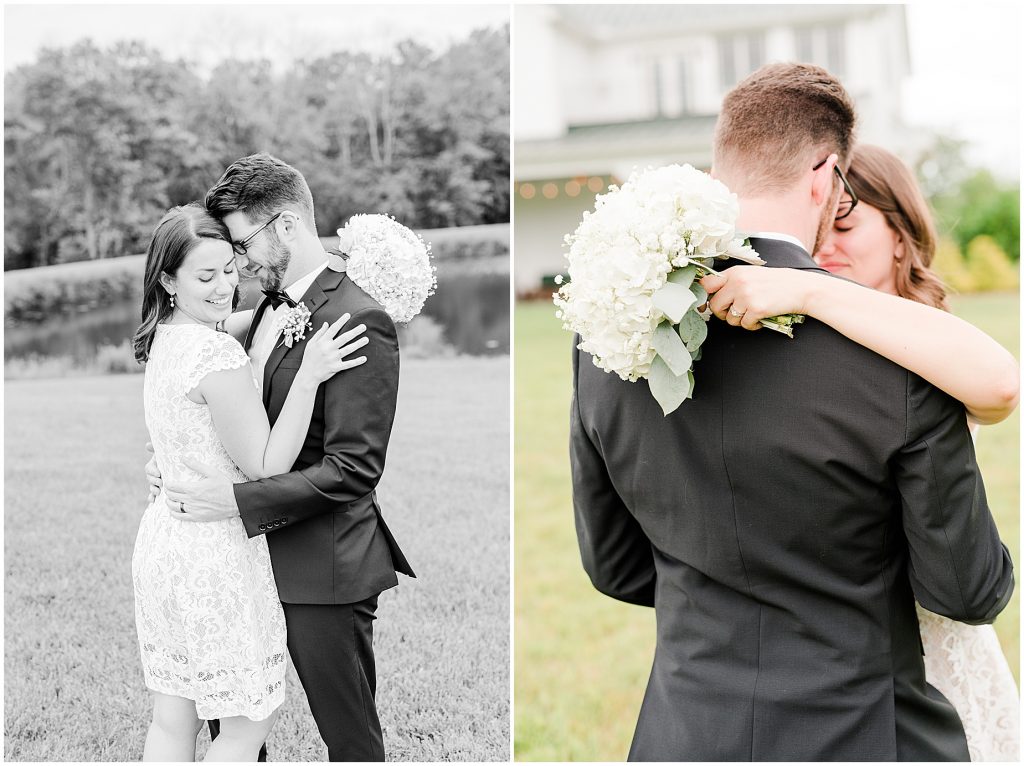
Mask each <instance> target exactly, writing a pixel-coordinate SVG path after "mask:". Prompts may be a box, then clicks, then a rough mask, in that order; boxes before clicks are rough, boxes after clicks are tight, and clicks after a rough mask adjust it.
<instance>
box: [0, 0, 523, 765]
mask: <svg viewBox="0 0 1024 766" xmlns="http://www.w3.org/2000/svg"><path fill="white" fill-rule="evenodd" d="M509 43H510V9H509V6H507V5H458V6H455V5H417V6H395V5H391V6H389V5H374V6H370V5H309V6H302V5H137V4H136V5H68V6H58V5H40V4H34V5H6V6H5V8H4V146H5V151H4V394H5V396H4V399H5V403H4V415H5V425H4V438H5V450H4V454H5V471H4V478H5V487H4V510H5V513H4V560H5V566H4V571H5V580H4V608H5V612H4V748H3V756H4V760H7V761H55V762H89V761H139V760H144V761H165V762H166V761H195V760H208V761H257V760H259V761H282V762H287V761H361V762H374V761H385V760H390V761H405V762H438V761H508V760H509V759H510V758H511V752H510V725H511V723H510V625H509V620H510V539H509V537H510V524H509V507H510V495H509V493H510V476H509V468H510V412H509V406H510V388H509V387H510V376H511V369H510V347H511V337H510V279H511V264H510V212H511V211H510V207H511V195H510V188H511V187H510V124H509V120H510V104H509V87H510V66H509Z"/></svg>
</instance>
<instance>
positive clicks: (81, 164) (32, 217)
mask: <svg viewBox="0 0 1024 766" xmlns="http://www.w3.org/2000/svg"><path fill="white" fill-rule="evenodd" d="M508 52H509V32H508V27H507V25H506V26H505V27H504V28H502V29H498V30H493V29H490V30H477V31H475V32H473V33H471V34H470V35H469V36H468V37H467V38H465V39H463V40H461V41H458V42H455V43H453V44H452V45H450V46H449V47H448V48H447V49H445V50H443V51H435V50H432V49H430V48H427V47H424V46H422V45H419V44H418V43H416V42H413V41H405V42H402V43H399V44H398V45H396V46H395V47H394V48H393V50H392V51H391V52H390V54H389V55H386V56H371V55H369V54H366V53H357V52H350V51H337V52H334V53H332V54H330V55H327V56H323V57H320V58H316V59H315V60H311V61H302V60H300V61H297V62H295V63H294V64H292V65H291V66H290V67H288V68H287V69H286V70H285V71H283V72H282V73H276V72H275V71H274V69H273V68H272V66H271V64H270V62H269V61H267V60H258V61H241V60H234V59H232V60H226V61H223V62H221V63H220V64H219V65H217V66H216V67H215V68H214V69H213V70H212V71H211V72H210V73H209V74H208V75H205V76H204V75H201V74H200V73H199V72H197V71H196V68H195V67H194V65H192V64H190V63H188V62H185V61H182V60H175V61H171V60H168V59H166V58H164V56H163V55H162V54H161V53H160V52H158V51H157V50H155V49H153V48H150V47H147V46H146V45H144V44H142V43H139V42H132V41H126V42H120V43H117V44H115V45H113V46H111V47H109V48H107V49H101V48H99V47H97V46H96V45H95V44H93V43H92V42H91V41H88V40H85V41H81V42H78V43H76V44H74V45H72V46H69V47H66V48H50V49H44V50H43V51H41V52H40V54H39V56H38V58H37V60H36V61H34V62H33V63H31V64H28V65H24V66H21V67H19V68H17V69H15V70H13V71H11V72H10V73H8V74H7V76H6V78H5V104H4V147H5V159H4V173H5V187H4V212H5V216H4V219H5V224H4V269H5V270H7V269H15V268H27V267H32V266H43V265H50V264H55V263H64V262H69V261H76V260H86V259H100V258H109V257H115V256H120V255H127V254H131V253H139V252H142V251H143V250H144V249H145V247H146V244H147V242H148V238H149V235H150V233H151V232H152V229H153V227H154V226H155V224H156V222H157V221H158V220H159V218H160V216H161V215H162V214H163V212H164V211H166V210H167V209H168V208H169V207H172V206H174V205H181V204H185V203H187V202H190V201H193V200H196V199H201V198H202V196H203V194H204V193H205V191H206V189H207V188H208V187H209V186H210V185H211V184H212V183H213V182H214V181H215V180H216V179H217V178H218V177H219V176H220V174H221V172H222V171H223V170H224V168H225V167H226V166H227V165H228V164H230V163H231V162H232V161H233V160H235V159H237V158H239V157H242V156H245V155H247V154H252V153H254V152H258V151H267V152H270V153H271V154H274V155H275V156H278V157H280V158H281V159H283V160H285V161H286V162H288V163H290V164H292V165H294V166H295V167H297V168H298V169H299V170H301V171H302V173H303V174H304V175H305V177H306V180H307V181H308V182H309V186H310V189H311V191H312V193H313V197H314V199H315V200H316V203H317V227H318V229H319V233H320V234H321V235H322V236H326V235H331V234H333V233H334V230H335V229H336V228H338V227H339V226H340V225H341V224H342V223H343V222H344V221H345V220H346V219H347V218H348V217H349V216H351V215H353V214H355V213H362V212H386V213H390V214H392V215H394V216H395V217H396V218H397V219H398V220H399V221H401V222H402V223H404V224H406V225H408V226H410V227H414V228H438V227H447V226H463V225H470V224H485V223H499V222H507V221H508V220H509V206H510V200H509V183H508V178H509V171H510V166H509V96H508V94H509V53H508Z"/></svg>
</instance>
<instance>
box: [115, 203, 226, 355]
mask: <svg viewBox="0 0 1024 766" xmlns="http://www.w3.org/2000/svg"><path fill="white" fill-rule="evenodd" d="M204 239H222V240H224V241H225V242H227V243H229V244H230V242H231V233H230V232H229V231H228V227H227V226H225V225H224V224H223V223H222V222H221V221H219V220H217V219H216V218H214V217H213V216H212V215H210V214H209V213H208V212H207V211H206V208H205V207H203V206H202V205H201V204H199V203H198V202H192V203H190V204H188V205H182V206H181V207H174V208H171V209H170V210H168V211H167V213H166V214H164V217H163V218H161V219H160V223H158V224H157V225H156V228H155V229H154V230H153V238H152V239H151V240H150V242H149V250H148V251H147V252H146V276H145V277H144V279H143V283H142V324H141V325H139V329H138V330H136V331H135V336H134V337H133V338H132V346H133V347H134V350H135V361H137V362H139V363H140V364H141V363H142V362H146V361H148V360H149V349H150V347H151V346H152V345H153V337H154V336H155V335H156V327H157V325H158V324H160V323H161V322H162V321H164V320H165V319H167V318H168V317H169V316H170V315H171V313H172V312H173V311H174V309H173V308H172V307H171V296H170V295H168V293H167V291H166V290H165V289H164V286H163V285H161V284H160V275H161V274H165V273H166V274H168V275H171V276H173V275H174V274H176V273H177V272H178V269H179V268H181V264H182V263H184V261H185V257H186V256H187V255H188V254H189V253H190V252H191V251H192V248H194V247H195V246H196V245H198V244H199V243H200V242H202V241H203V240H204ZM237 302H238V290H237V288H236V289H235V295H234V297H233V298H232V305H236V304H237Z"/></svg>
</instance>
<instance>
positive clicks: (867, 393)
mask: <svg viewBox="0 0 1024 766" xmlns="http://www.w3.org/2000/svg"><path fill="white" fill-rule="evenodd" d="M752 244H753V246H754V248H755V250H757V251H758V253H760V255H761V257H762V258H764V259H765V260H766V261H767V262H768V266H789V267H794V268H802V269H817V267H816V266H815V264H814V262H813V261H812V260H811V258H810V257H809V256H808V255H807V253H806V252H805V251H804V250H803V249H802V248H800V247H798V246H796V245H792V244H789V243H786V242H781V241H778V240H766V239H756V240H754V241H753V242H752ZM893 331H894V332H897V331H898V330H897V328H893ZM795 336H796V337H795V338H794V339H792V340H790V339H788V338H786V337H784V336H782V335H780V334H777V333H773V332H771V331H768V330H762V331H760V332H756V333H754V332H748V331H746V330H742V329H737V328H733V327H730V326H729V325H727V324H726V323H724V322H720V321H718V320H717V319H712V320H711V324H710V327H709V335H708V339H707V340H706V341H705V344H704V350H703V357H702V359H701V360H700V361H699V362H697V363H696V365H695V377H696V386H695V394H694V398H693V399H692V400H689V401H686V402H684V403H683V404H682V406H681V407H680V408H679V409H678V410H676V411H675V412H674V413H672V414H671V415H669V416H668V417H663V416H662V413H661V410H660V408H659V407H658V404H657V402H655V400H654V398H653V397H652V396H651V393H650V390H649V388H648V385H647V382H646V381H639V382H637V383H627V382H623V381H622V380H620V379H619V378H618V377H617V376H615V375H610V374H608V373H605V372H603V371H601V370H600V369H598V368H597V367H595V366H594V365H593V364H592V363H591V362H592V360H591V359H590V358H589V357H588V356H586V355H583V356H582V358H580V356H581V355H580V352H579V351H578V350H577V351H574V354H573V369H574V373H575V374H574V391H575V395H574V399H573V404H572V423H571V459H572V478H573V501H574V506H575V514H576V525H577V531H578V537H579V544H580V550H581V553H582V557H583V564H584V566H585V568H586V570H587V572H588V574H589V575H590V577H591V579H592V581H593V582H594V585H595V586H596V587H597V588H598V589H599V590H601V591H602V592H604V593H606V594H608V595H610V596H613V597H614V598H618V599H621V600H623V601H628V602H630V603H635V604H644V605H648V606H654V607H655V609H656V611H657V617H658V619H657V623H658V628H657V630H658V636H657V652H656V655H655V659H654V666H653V668H652V671H651V677H650V681H649V684H648V687H647V692H646V695H645V698H644V702H643V706H642V708H641V711H640V718H639V722H638V724H637V729H636V734H635V737H634V740H633V746H632V749H631V752H630V757H631V759H634V760H696V761H703V760H707V761H715V760H737V761H741V760H805V761H819V760H851V761H852V760H878V761H884V760H925V761H930V760H965V759H967V757H968V752H967V745H966V740H965V737H964V732H963V728H962V726H961V724H960V721H959V718H958V717H957V715H956V712H955V711H954V710H953V708H952V706H951V705H950V704H949V703H948V702H947V701H946V700H945V699H944V698H943V697H942V696H941V695H940V694H939V693H938V692H937V691H936V690H934V689H933V688H932V687H930V686H928V685H927V684H926V683H925V678H924V668H923V661H922V656H921V652H922V649H921V644H920V632H919V628H918V624H917V617H916V614H915V610H914V598H915V597H916V598H917V600H918V601H919V602H920V603H921V604H922V606H924V607H925V608H927V609H930V610H932V611H935V612H938V613H940V614H943V615H946V616H949V617H952V618H953V619H957V620H962V621H966V622H986V621H991V620H992V619H993V618H994V617H995V616H996V615H997V614H998V613H999V611H1000V610H1002V608H1003V607H1004V606H1005V605H1006V602H1007V601H1008V600H1009V598H1010V594H1011V592H1012V590H1013V574H1012V565H1011V562H1010V557H1009V554H1008V553H1007V551H1006V548H1005V547H1004V546H1003V545H1002V544H1001V542H1000V540H999V536H998V534H997V533H996V528H995V525H994V523H993V521H992V517H991V515H990V513H989V510H988V507H987V505H986V501H985V491H984V487H983V485H982V481H981V476H980V475H979V473H978V468H977V464H976V462H975V457H974V449H973V444H972V442H971V438H970V435H969V433H968V430H967V423H966V419H965V414H964V410H963V407H962V406H961V405H960V404H959V403H958V402H956V401H954V400H953V399H951V398H950V397H949V396H947V395H945V394H944V393H942V392H941V391H939V390H938V389H936V388H934V387H933V386H931V385H929V384H928V383H926V382H925V381H923V380H922V379H920V378H919V377H917V376H915V375H913V374H911V373H910V372H908V371H907V370H905V369H903V368H901V367H899V366H897V365H895V364H892V363H891V362H889V361H887V360H886V359H883V358H882V357H880V356H878V355H877V354H874V353H873V352H871V351H868V350H867V349H865V348H863V347H861V346H858V345H857V344H855V343H853V342H851V341H849V340H848V339H846V338H844V337H842V336H841V335H839V334H838V333H836V332H835V331H833V330H832V329H831V328H829V327H827V326H826V325H824V324H821V323H819V322H817V321H814V320H812V319H808V320H807V322H806V323H805V324H803V325H800V326H799V327H797V328H796V331H795Z"/></svg>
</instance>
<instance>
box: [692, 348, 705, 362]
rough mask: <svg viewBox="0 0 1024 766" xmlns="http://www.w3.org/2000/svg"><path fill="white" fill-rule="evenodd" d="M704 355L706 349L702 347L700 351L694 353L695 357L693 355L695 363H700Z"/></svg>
mask: <svg viewBox="0 0 1024 766" xmlns="http://www.w3.org/2000/svg"><path fill="white" fill-rule="evenodd" d="M703 353H704V347H703V346H701V347H700V348H698V349H697V351H696V353H694V355H693V361H695V362H699V361H700V358H701V356H702V355H703Z"/></svg>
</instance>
